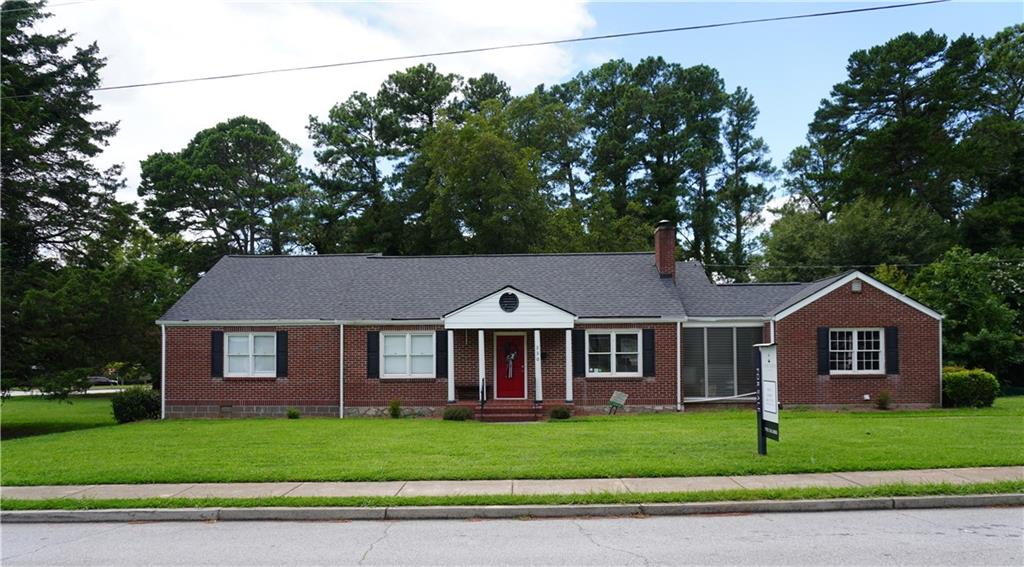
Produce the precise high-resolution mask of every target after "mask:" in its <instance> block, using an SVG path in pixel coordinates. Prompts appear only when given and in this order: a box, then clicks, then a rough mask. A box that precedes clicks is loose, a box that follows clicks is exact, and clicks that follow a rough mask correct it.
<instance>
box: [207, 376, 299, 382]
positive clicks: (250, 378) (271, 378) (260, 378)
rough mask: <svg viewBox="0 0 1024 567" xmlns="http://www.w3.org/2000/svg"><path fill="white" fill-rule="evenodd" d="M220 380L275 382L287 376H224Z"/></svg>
mask: <svg viewBox="0 0 1024 567" xmlns="http://www.w3.org/2000/svg"><path fill="white" fill-rule="evenodd" d="M221 380H224V381H225V382H275V381H277V380H287V378H278V377H277V376H225V377H223V378H221Z"/></svg>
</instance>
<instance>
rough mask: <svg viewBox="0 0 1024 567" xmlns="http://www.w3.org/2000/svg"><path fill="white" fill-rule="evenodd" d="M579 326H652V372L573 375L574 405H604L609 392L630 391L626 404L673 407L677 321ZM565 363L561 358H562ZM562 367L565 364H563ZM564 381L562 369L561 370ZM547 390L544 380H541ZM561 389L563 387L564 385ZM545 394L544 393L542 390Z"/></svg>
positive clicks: (610, 327)
mask: <svg viewBox="0 0 1024 567" xmlns="http://www.w3.org/2000/svg"><path fill="white" fill-rule="evenodd" d="M576 328H578V329H654V369H655V376H652V377H645V378H576V379H575V380H574V382H573V394H574V396H575V397H576V400H575V402H576V405H577V406H584V407H592V408H595V409H597V408H605V407H607V406H608V400H609V399H610V398H611V396H612V392H614V391H615V390H619V391H620V392H625V393H626V394H628V395H629V398H628V400H627V402H626V403H627V405H636V406H644V407H647V408H653V409H675V403H676V325H675V323H655V324H650V323H644V324H635V325H634V324H615V325H601V324H593V325H577V327H576ZM563 364H564V362H563ZM563 368H564V367H563ZM562 376H563V381H564V376H565V371H564V370H563V371H562ZM544 386H545V392H546V391H547V380H545V382H544ZM563 390H564V387H563ZM545 395H547V394H546V393H545Z"/></svg>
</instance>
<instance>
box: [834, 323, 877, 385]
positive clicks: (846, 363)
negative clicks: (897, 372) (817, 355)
mask: <svg viewBox="0 0 1024 567" xmlns="http://www.w3.org/2000/svg"><path fill="white" fill-rule="evenodd" d="M884 368H885V349H884V348H883V347H882V329H829V330H828V370H829V373H830V374H881V373H883V372H884Z"/></svg>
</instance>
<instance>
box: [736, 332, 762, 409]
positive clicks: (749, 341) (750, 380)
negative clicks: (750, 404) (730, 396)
mask: <svg viewBox="0 0 1024 567" xmlns="http://www.w3.org/2000/svg"><path fill="white" fill-rule="evenodd" d="M760 342H762V341H761V327H736V382H737V385H738V386H739V388H738V389H739V391H737V392H736V394H737V395H742V394H749V393H750V392H753V391H754V390H755V389H756V384H755V379H754V345H756V344H758V343H760Z"/></svg>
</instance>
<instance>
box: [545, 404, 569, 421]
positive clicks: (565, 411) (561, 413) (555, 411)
mask: <svg viewBox="0 0 1024 567" xmlns="http://www.w3.org/2000/svg"><path fill="white" fill-rule="evenodd" d="M549 415H550V416H551V419H569V418H570V417H572V412H570V411H569V408H567V407H565V406H555V407H553V408H551V413H550V414H549Z"/></svg>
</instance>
